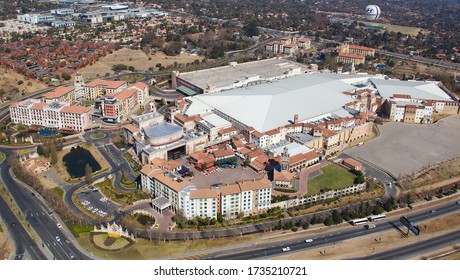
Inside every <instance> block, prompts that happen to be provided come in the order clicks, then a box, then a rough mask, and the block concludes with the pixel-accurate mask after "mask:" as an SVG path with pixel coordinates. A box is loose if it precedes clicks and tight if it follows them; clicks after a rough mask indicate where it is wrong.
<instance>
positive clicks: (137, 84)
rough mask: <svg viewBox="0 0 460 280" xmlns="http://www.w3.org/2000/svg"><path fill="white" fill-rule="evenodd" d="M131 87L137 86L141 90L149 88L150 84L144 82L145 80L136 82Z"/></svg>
mask: <svg viewBox="0 0 460 280" xmlns="http://www.w3.org/2000/svg"><path fill="white" fill-rule="evenodd" d="M131 87H136V88H138V89H140V90H144V89H146V88H148V86H147V85H146V84H144V83H143V82H137V83H135V84H133V85H132V86H131Z"/></svg>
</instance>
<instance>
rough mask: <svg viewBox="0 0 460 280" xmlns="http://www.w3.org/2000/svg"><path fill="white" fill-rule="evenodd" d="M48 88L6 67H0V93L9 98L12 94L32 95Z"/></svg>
mask: <svg viewBox="0 0 460 280" xmlns="http://www.w3.org/2000/svg"><path fill="white" fill-rule="evenodd" d="M47 87H48V86H47V85H46V84H44V83H41V82H39V81H37V80H34V79H29V78H27V77H24V76H23V75H21V74H18V73H16V72H14V71H12V70H7V69H6V68H5V67H0V93H1V92H3V93H4V95H3V96H4V97H7V96H8V94H9V93H11V92H19V94H20V95H22V93H23V92H24V95H27V94H30V93H32V92H34V91H37V90H40V89H44V88H47Z"/></svg>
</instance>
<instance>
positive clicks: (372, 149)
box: [345, 116, 460, 177]
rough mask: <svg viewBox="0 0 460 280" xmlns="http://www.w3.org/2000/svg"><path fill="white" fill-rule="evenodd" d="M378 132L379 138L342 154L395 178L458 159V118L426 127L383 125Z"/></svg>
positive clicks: (403, 124)
mask: <svg viewBox="0 0 460 280" xmlns="http://www.w3.org/2000/svg"><path fill="white" fill-rule="evenodd" d="M379 129H380V133H381V135H380V137H377V138H376V139H374V140H372V141H370V142H367V143H365V144H364V145H363V146H361V147H353V148H351V149H349V150H347V151H346V152H345V154H347V155H349V156H351V157H353V158H355V159H357V160H359V161H364V162H368V163H371V164H373V165H376V166H378V167H380V168H382V169H385V170H387V171H388V172H390V173H391V174H393V176H395V177H398V176H404V175H408V174H411V173H412V172H414V171H419V170H422V169H424V168H426V167H428V166H429V165H432V164H435V163H439V162H443V161H446V160H449V159H452V158H457V157H459V156H460V148H459V146H458V139H459V138H460V116H451V117H448V118H445V119H442V120H440V121H438V122H437V123H435V124H430V125H421V124H407V123H387V124H384V125H382V126H379Z"/></svg>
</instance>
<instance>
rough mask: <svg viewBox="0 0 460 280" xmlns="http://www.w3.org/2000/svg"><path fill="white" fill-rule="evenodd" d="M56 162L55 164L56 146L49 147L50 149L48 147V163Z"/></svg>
mask: <svg viewBox="0 0 460 280" xmlns="http://www.w3.org/2000/svg"><path fill="white" fill-rule="evenodd" d="M56 162H57V151H56V146H55V145H51V147H50V163H51V164H56Z"/></svg>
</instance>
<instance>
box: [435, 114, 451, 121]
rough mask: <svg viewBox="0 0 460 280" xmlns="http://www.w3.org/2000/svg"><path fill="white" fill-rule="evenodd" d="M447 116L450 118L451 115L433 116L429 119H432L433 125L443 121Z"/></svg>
mask: <svg viewBox="0 0 460 280" xmlns="http://www.w3.org/2000/svg"><path fill="white" fill-rule="evenodd" d="M448 116H452V115H449V114H433V115H432V116H431V117H432V118H433V123H435V122H437V121H439V120H441V119H444V118H447V117H448Z"/></svg>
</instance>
